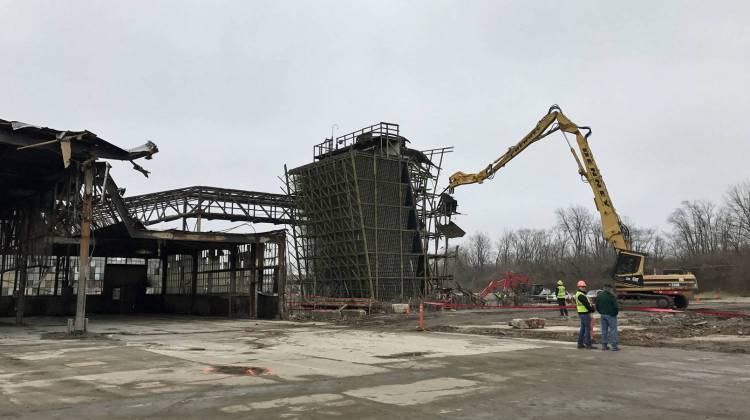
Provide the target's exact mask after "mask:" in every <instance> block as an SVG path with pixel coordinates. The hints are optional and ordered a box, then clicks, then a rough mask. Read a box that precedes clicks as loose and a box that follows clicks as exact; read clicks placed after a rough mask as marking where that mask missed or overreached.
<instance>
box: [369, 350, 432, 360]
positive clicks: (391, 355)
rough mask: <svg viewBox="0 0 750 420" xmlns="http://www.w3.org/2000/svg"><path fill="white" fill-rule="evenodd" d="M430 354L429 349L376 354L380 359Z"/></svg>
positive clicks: (407, 357)
mask: <svg viewBox="0 0 750 420" xmlns="http://www.w3.org/2000/svg"><path fill="white" fill-rule="evenodd" d="M428 354H432V352H429V351H410V352H405V353H396V354H388V355H385V356H375V357H377V358H378V359H409V358H413V357H422V356H426V355H428Z"/></svg>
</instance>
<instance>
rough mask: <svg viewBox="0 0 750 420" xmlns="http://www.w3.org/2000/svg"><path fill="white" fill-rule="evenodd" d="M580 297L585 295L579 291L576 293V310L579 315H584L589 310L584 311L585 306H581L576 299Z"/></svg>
mask: <svg viewBox="0 0 750 420" xmlns="http://www.w3.org/2000/svg"><path fill="white" fill-rule="evenodd" d="M581 295H583V296H584V297H585V296H586V293H583V292H582V291H580V290H579V291H577V292H576V310H577V311H578V313H579V314H586V313H588V312H589V310H588V309H586V307H585V306H583V303H581V301H580V300H578V297H579V296H581Z"/></svg>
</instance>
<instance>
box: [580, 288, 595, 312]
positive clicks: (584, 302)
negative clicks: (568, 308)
mask: <svg viewBox="0 0 750 420" xmlns="http://www.w3.org/2000/svg"><path fill="white" fill-rule="evenodd" d="M578 291H579V292H581V294H580V295H578V301H579V302H581V305H583V306H584V307H585V308H586V312H583V313H584V314H588V313H591V312H594V308H592V307H591V302H589V298H588V296H586V293H585V292H584V291H583V290H580V289H579V290H578ZM579 313H581V312H579Z"/></svg>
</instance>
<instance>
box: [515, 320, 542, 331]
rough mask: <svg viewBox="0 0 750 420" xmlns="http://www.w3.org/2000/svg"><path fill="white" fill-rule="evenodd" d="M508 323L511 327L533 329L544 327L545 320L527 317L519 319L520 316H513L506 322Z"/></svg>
mask: <svg viewBox="0 0 750 420" xmlns="http://www.w3.org/2000/svg"><path fill="white" fill-rule="evenodd" d="M508 325H510V326H511V327H513V328H518V329H522V330H533V329H539V328H544V325H545V322H544V319H542V318H528V319H521V318H514V319H513V320H511V321H510V322H508Z"/></svg>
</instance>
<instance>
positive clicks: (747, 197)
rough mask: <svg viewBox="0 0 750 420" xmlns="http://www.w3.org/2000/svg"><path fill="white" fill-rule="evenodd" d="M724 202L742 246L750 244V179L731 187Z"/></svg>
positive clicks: (730, 221) (732, 226) (729, 219)
mask: <svg viewBox="0 0 750 420" xmlns="http://www.w3.org/2000/svg"><path fill="white" fill-rule="evenodd" d="M724 203H725V206H726V208H727V217H728V221H729V223H730V224H731V228H732V231H733V232H734V234H735V235H737V236H738V238H737V239H738V242H740V244H741V245H742V246H748V245H750V181H745V182H743V183H740V184H737V185H734V186H732V187H731V188H729V191H727V194H726V196H725V197H724Z"/></svg>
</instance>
